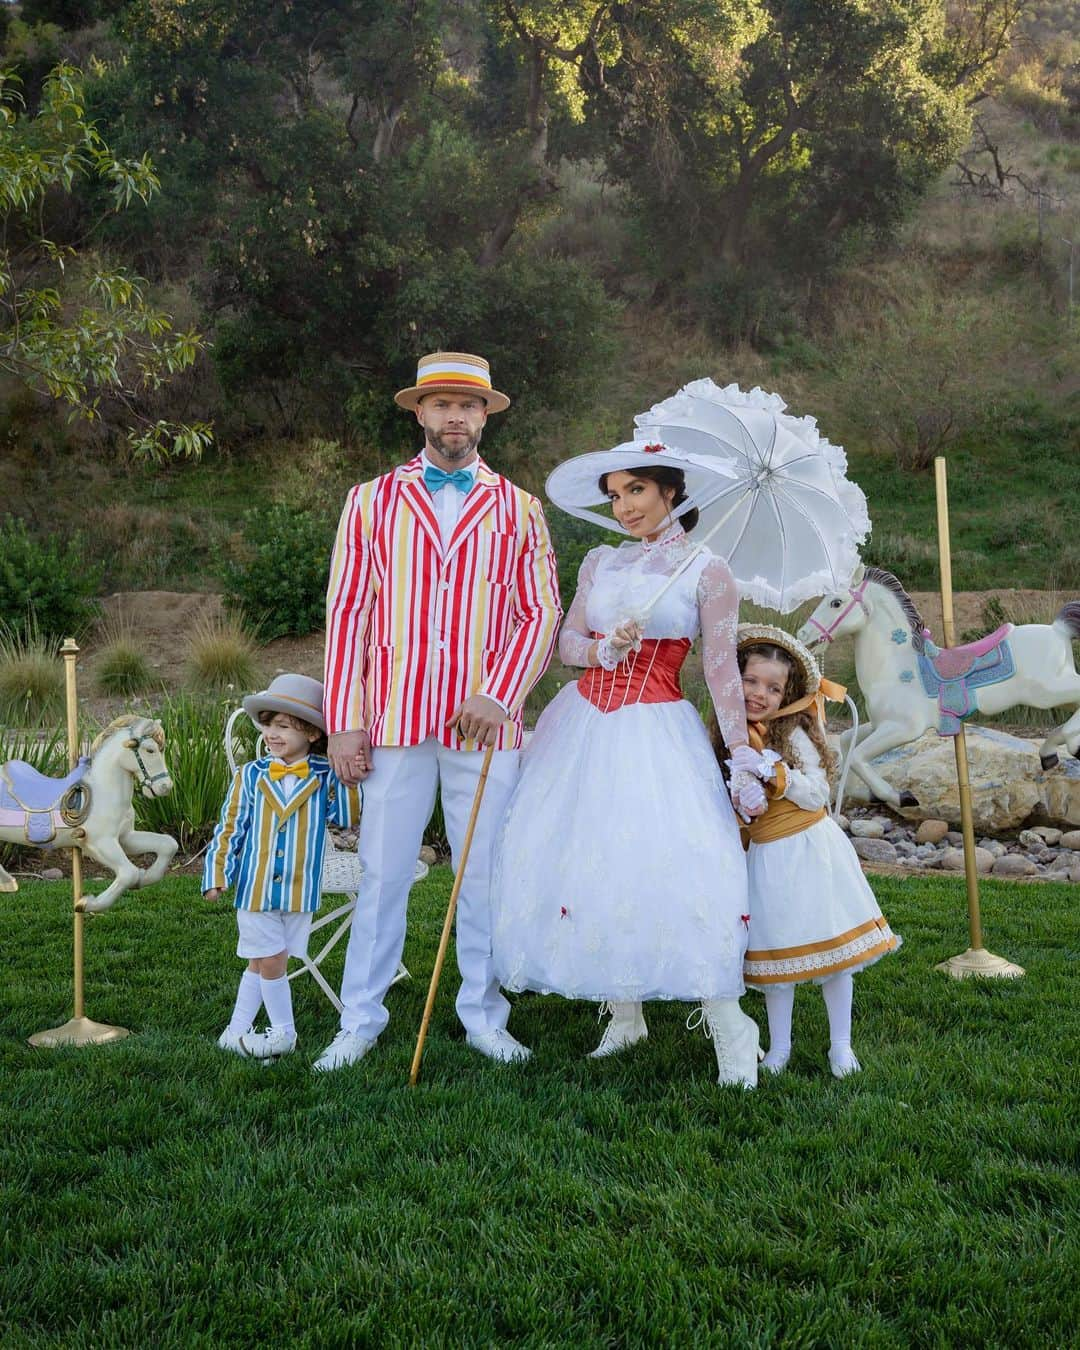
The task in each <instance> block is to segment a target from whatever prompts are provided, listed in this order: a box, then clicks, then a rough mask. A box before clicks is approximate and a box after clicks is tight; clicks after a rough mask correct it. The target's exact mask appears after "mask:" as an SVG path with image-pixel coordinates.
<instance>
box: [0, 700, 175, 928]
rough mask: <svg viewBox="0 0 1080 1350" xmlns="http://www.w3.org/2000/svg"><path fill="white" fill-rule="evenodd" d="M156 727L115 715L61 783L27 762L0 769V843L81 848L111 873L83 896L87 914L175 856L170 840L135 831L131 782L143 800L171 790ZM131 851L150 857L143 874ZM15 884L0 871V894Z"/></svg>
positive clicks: (156, 876) (156, 877)
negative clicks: (99, 890)
mask: <svg viewBox="0 0 1080 1350" xmlns="http://www.w3.org/2000/svg"><path fill="white" fill-rule="evenodd" d="M164 746H165V732H164V730H163V729H162V726H161V723H160V722H155V721H154V720H153V719H152V718H149V717H137V716H135V715H134V714H131V713H127V714H125V715H124V716H123V717H118V718H116V720H115V721H113V722H111V723H110V724H109V725H108V726H107V727H106V728H105V730H104V731H103V732H102V733H101V734H100V735H99V736H98V737H97V739H96V740H95V741H94V743H93V745H91V747H90V758H89V759H87V758H86V757H85V756H84V757H83V758H82V759H80V760H79V762H78V764H77V765H76V766H75V768H74V769H72V771H71V772H70V773H69V774H68V775H67V776H66V777H64V778H47V777H46V776H45V775H44V774H42V773H39V772H38V771H37V770H36V769H35V768H34V767H33V766H32V765H30V764H24V763H23V762H22V761H21V760H10V761H9V762H8V763H7V764H3V765H0V839H2V840H6V841H7V842H8V843H13V844H24V845H25V844H29V845H32V846H34V847H36V848H81V849H82V851H83V852H84V853H85V854H86V855H87V856H88V857H90V858H93V859H94V861H95V862H99V863H101V865H102V866H103V867H107V868H108V869H109V870H110V871H111V872H113V873H114V874H115V879H114V880H113V881H112V882H111V883H110V884H109V886H108V887H107V888H106V889H105V890H104V891H102V893H101V894H100V895H88V896H86V897H85V899H84V903H83V905H82V908H83V909H84V910H86V911H87V912H88V913H91V914H94V913H98V912H99V911H100V910H103V909H108V908H109V906H110V905H111V904H112V903H113V901H114V900H115V899H116V898H117V896H119V895H122V894H123V893H124V892H125V891H130V890H134V889H136V888H139V887H142V886H150V885H152V884H153V883H154V882H155V881H160V880H161V878H162V877H163V876H164V875H165V869H166V868H167V867H168V865H169V863H170V862H172V860H173V858H174V856H175V855H176V849H177V843H176V840H175V839H173V838H171V837H170V836H169V835H167V834H152V833H150V832H149V831H147V830H137V829H136V828H135V809H134V807H133V806H132V803H131V797H132V792H133V789H134V788H135V786H136V785H137V786H138V787H139V788H141V790H142V793H143V796H144V797H165V796H167V795H168V794H169V793H170V792H171V791H172V788H173V781H172V778H171V777H170V776H169V770H168V768H167V767H166V765H165V756H164V754H163V753H162V752H163V750H164ZM129 853H133V854H135V855H136V856H138V855H139V854H140V853H153V854H154V855H155V857H154V861H153V863H152V864H151V866H150V867H148V868H147V869H146V870H145V871H143V870H142V869H141V868H138V867H136V866H135V864H134V863H133V862H132V861H131V859H130V858H129V857H128V854H129ZM15 890H18V883H17V882H16V881H15V879H14V878H13V877H10V876H9V875H8V874H7V872H5V871H4V869H3V868H2V867H0V891H15Z"/></svg>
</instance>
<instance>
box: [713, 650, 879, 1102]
mask: <svg viewBox="0 0 1080 1350" xmlns="http://www.w3.org/2000/svg"><path fill="white" fill-rule="evenodd" d="M738 660H739V668H740V670H741V671H742V682H743V695H744V697H745V699H746V717H747V722H748V723H749V724H750V744H749V745H747V746H739V747H738V748H737V749H736V750H735V751H734V752H733V753H732V755H731V758H730V759H727V750H726V747H725V746H724V744H723V741H722V740H721V739H720V737H719V733H718V730H717V729H716V728H715V727H713V728H712V733H713V744H714V747H715V748H716V750H717V753H718V757H720V758H721V759H722V760H724V761H726V762H727V763H728V764H729V765H730V767H731V768H732V770H733V771H738V770H745V771H747V772H749V773H752V774H754V775H755V777H757V778H758V779H759V780H760V781H761V783H762V784H763V785H764V792H765V796H766V798H767V801H768V807H767V810H766V811H765V813H764V814H763V815H761V816H758V817H757V818H756V819H755V820H752V821H751V822H750V824H749V825H748V826H745V827H744V836H746V837H748V838H749V855H748V858H747V864H748V869H749V882H750V905H749V909H750V935H749V943H748V946H747V951H746V957H745V966H744V973H745V977H746V983H747V984H748V985H750V986H752V987H753V988H757V989H761V990H762V991H763V992H764V994H765V1008H766V1012H767V1015H768V1019H769V1052H768V1054H767V1055H766V1056H765V1059H764V1061H763V1067H764V1068H766V1069H769V1070H770V1071H771V1072H772V1073H780V1072H781V1070H782V1069H783V1068H784V1066H785V1065H786V1064H787V1062H788V1059H789V1058H790V1055H791V1013H792V1005H793V1002H794V998H795V986H796V985H797V984H805V983H806V982H807V981H810V980H813V981H814V983H816V984H820V985H821V992H822V994H823V996H824V999H825V1008H826V1011H827V1013H828V1017H829V1038H830V1044H829V1067H830V1068H831V1069H832V1072H833V1075H834V1077H836V1078H843V1077H845V1076H846V1075H847V1074H850V1073H857V1072H858V1070H859V1067H860V1065H859V1061H858V1060H857V1059H856V1058H855V1054H854V1052H853V1051H852V1048H851V998H852V975H853V974H854V973H855V971H857V970H861V969H862V968H863V967H864V966H868V965H870V964H872V963H873V962H874V961H877V960H879V959H880V958H881V957H882V956H884V955H886V953H888V952H892V951H895V950H896V949H897V947H899V946H900V941H901V939H900V938H899V937H897V936H896V934H894V933H893V932H892V930H891V929H890V927H889V925H888V923H887V922H886V920H885V918H884V917H883V916H882V913H881V910H880V909H879V908H878V904H877V901H876V900H875V898H874V893H873V892H872V891H871V889H870V887H869V885H868V884H867V882H866V878H865V877H864V876H863V873H862V869H861V868H860V866H859V861H858V858H857V857H856V854H855V850H854V849H853V848H852V847H851V844H850V843H849V842H848V840H847V838H846V837H845V836H844V833H843V831H842V830H841V829H840V827H839V826H838V825H837V824H836V823H835V821H833V820H832V819H831V818H830V817H829V815H828V814H827V806H828V801H829V778H830V775H831V773H832V771H833V769H834V756H833V754H832V752H831V751H830V750H829V748H828V746H827V744H826V742H825V735H824V730H823V726H822V721H821V719H820V716H819V714H818V711H817V707H816V704H817V702H818V690H819V687H820V684H821V675H820V673H819V671H818V668H817V665H816V663H815V661H814V658H813V657H812V656H811V655H810V653H809V651H807V649H806V648H805V647H804V646H803V644H802V643H801V642H799V641H798V640H797V639H796V638H793V637H792V636H791V635H790V634H789V633H785V632H784V631H783V629H780V628H773V627H771V626H769V625H751V624H741V625H740V627H739V639H738Z"/></svg>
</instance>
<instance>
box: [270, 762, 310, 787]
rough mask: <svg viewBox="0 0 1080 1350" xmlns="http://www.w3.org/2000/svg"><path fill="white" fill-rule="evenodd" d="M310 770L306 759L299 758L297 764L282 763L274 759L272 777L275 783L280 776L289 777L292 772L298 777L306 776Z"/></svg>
mask: <svg viewBox="0 0 1080 1350" xmlns="http://www.w3.org/2000/svg"><path fill="white" fill-rule="evenodd" d="M310 772H311V770H310V769H309V768H308V762H307V760H306V759H300V760H297V762H296V763H295V764H281V763H279V762H278V761H277V760H274V761H273V763H272V764H271V765H270V778H271V780H272V781H273V782H275V783H276V782H277V781H278V779H279V778H288V776H289V775H290V774H292V773H294V774H296V776H297V778H306V777H307V776H308V774H309V773H310Z"/></svg>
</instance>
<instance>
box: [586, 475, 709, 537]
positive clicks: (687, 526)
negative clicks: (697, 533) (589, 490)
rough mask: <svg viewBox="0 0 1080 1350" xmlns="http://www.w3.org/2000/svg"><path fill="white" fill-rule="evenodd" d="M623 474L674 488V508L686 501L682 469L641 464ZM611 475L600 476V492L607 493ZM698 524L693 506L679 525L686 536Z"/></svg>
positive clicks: (682, 516)
mask: <svg viewBox="0 0 1080 1350" xmlns="http://www.w3.org/2000/svg"><path fill="white" fill-rule="evenodd" d="M616 472H618V470H615V469H612V470H611V471H610V473H616ZM623 472H625V473H628V474H632V475H633V477H635V478H647V479H648V480H649V481H650V482H651V483H656V484H657V485H658V486H659V487H661V488H674V489H675V496H674V497H673V498H672V499H671V505H672V506H673V507H675V506H678V505H680V504H681V503H682V502H684V501H686V474H684V473H683V471H682V469H674V468H672V467H671V466H670V465H668V464H641V465H638V466H637V467H635V468H633V469H625V470H623ZM610 473H604V474H601V475H600V491H601V492H607V490H608V488H607V480H608V478H609V476H610ZM697 523H698V509H697V507H696V506H692V507H691V508H690V510H689V511H687V512H686V513H685V515H681V516H680V517H679V524H680V525H681V526H682V527H683V530H684V532H685V533H686V534H689V533H690V531H691V530H692V529H693V528H694V526H695V525H696V524H697Z"/></svg>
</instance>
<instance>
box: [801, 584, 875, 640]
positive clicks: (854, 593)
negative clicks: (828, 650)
mask: <svg viewBox="0 0 1080 1350" xmlns="http://www.w3.org/2000/svg"><path fill="white" fill-rule="evenodd" d="M869 584H870V578H869V577H863V579H862V581H860V582H859V584H858V586H855V587H848V595H850V596H851V600H850V602H849V603H848V604H846V605H845V606H844V608H843V609H842V610H841V611H840V613H839V614H838V615H837V616H836V618H835V619H834V620H833V622H832V623H831V624H829V626H828V628H825V627H824V626H823V625H822V624H820V623H818V621H817V619H814V618H810V619H807V621H806V622H807V625H810V624H813V626H814V627H815V628H816V629H818V631H819V632H820V633H821V637H822V639H823V640H824V641H825V642H831V641H832V640H833V634H834V633H835V632H836V630H837V629H838V628H839V627H840V625H841V624H842V623H843V622H844V620H845V619H846V618H847V616H848V615H849V614H850V613H851V611H852V610H853V609H854V608H855V606H856V605H858V606H859V607H860V608H861V609H862V612H863V613H864V614H865V615H866V617H867V618H869V617H870V610H869V608H868V606H867V604H866V601H865V600H864V599H863V594H864V593H865V591H866V588H867V586H868V585H869Z"/></svg>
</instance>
